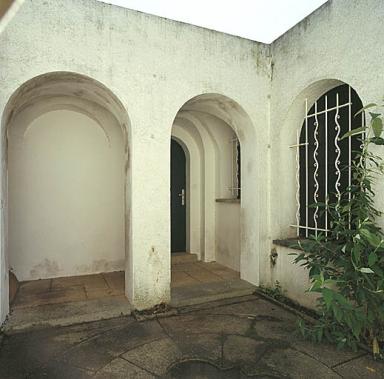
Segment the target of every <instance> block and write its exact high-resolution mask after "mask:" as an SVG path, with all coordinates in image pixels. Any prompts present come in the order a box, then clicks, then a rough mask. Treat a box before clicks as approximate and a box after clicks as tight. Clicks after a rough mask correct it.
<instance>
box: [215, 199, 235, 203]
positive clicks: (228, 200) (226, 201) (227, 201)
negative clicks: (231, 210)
mask: <svg viewBox="0 0 384 379" xmlns="http://www.w3.org/2000/svg"><path fill="white" fill-rule="evenodd" d="M216 203H239V204H240V199H216Z"/></svg>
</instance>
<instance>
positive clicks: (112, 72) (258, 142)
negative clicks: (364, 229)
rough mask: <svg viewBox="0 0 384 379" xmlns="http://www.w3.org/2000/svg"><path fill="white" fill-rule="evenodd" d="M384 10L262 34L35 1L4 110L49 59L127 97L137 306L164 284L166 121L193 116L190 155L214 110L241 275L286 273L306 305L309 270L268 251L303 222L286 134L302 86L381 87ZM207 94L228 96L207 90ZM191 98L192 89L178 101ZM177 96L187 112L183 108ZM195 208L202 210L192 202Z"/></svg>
mask: <svg viewBox="0 0 384 379" xmlns="http://www.w3.org/2000/svg"><path fill="white" fill-rule="evenodd" d="M383 19H384V4H383V2H382V1H381V0H369V1H364V2H363V1H358V0H333V1H329V2H328V3H327V4H325V5H324V6H323V7H321V8H320V9H319V10H317V11H316V12H314V13H313V14H312V15H311V16H309V17H308V18H307V19H305V20H303V21H302V22H301V23H300V24H298V25H297V26H295V27H294V28H292V29H291V30H290V31H288V32H287V33H286V34H285V35H283V36H282V37H281V38H279V39H278V40H277V41H275V42H274V43H273V44H272V45H271V46H266V45H263V44H260V43H257V42H252V41H248V40H244V39H241V38H237V37H233V36H228V35H225V34H222V33H217V32H213V31H210V30H205V29H202V28H197V27H193V26H190V25H185V24H182V23H177V22H173V21H170V20H165V19H162V18H158V17H154V16H150V15H146V14H143V13H139V12H134V11H130V10H127V9H122V8H118V7H113V6H110V5H106V4H102V3H98V2H95V1H93V0H89V1H88V0H80V1H79V0H54V1H50V2H46V1H43V0H33V1H32V0H28V1H25V3H24V4H23V6H22V7H21V8H20V10H19V12H18V13H17V14H16V16H15V17H14V18H13V19H12V21H11V22H10V23H9V24H8V25H7V27H6V29H5V31H4V32H3V33H2V34H1V35H0V67H1V70H0V85H1V86H0V88H1V90H0V113H2V114H3V113H4V109H5V107H6V104H7V102H8V101H9V99H10V97H11V95H12V94H13V93H14V92H15V91H16V90H17V89H18V88H19V87H20V86H21V85H22V84H23V83H25V82H26V81H28V80H30V79H32V78H34V77H36V76H37V75H42V74H46V73H49V72H53V71H68V72H75V73H78V74H81V75H83V76H87V77H89V78H93V79H94V80H96V81H98V82H99V83H102V84H103V85H104V86H106V88H108V89H109V91H110V92H111V94H113V95H114V96H116V97H117V98H118V99H119V100H120V102H121V107H122V108H123V109H124V110H125V111H126V112H127V114H128V116H129V119H130V123H124V122H122V123H121V124H122V125H124V127H125V131H126V137H127V140H128V141H127V149H128V150H127V149H126V151H127V154H128V159H127V161H126V162H127V164H126V172H127V173H128V172H129V175H128V174H127V175H126V178H125V183H126V188H128V187H129V191H127V190H126V191H125V203H126V204H128V205H127V206H126V212H125V225H126V227H125V238H126V243H125V246H126V260H125V268H126V270H125V271H126V293H127V296H128V297H129V299H130V301H131V302H132V304H133V305H134V306H135V307H136V308H139V309H142V308H147V307H150V306H152V305H155V304H158V303H160V302H163V301H164V302H167V301H169V297H170V238H169V237H170V222H169V221H170V215H169V209H170V204H169V163H170V151H169V150H170V149H169V141H170V138H171V130H172V126H173V125H174V123H175V122H176V121H177V122H176V123H177V124H178V125H179V126H180V127H182V128H184V127H189V126H190V125H192V126H193V127H192V130H193V132H192V134H190V135H189V137H188V138H189V139H190V142H191V141H194V142H193V143H194V148H193V149H192V150H193V151H194V154H197V153H198V152H200V154H203V155H204V157H205V156H206V155H207V154H208V155H207V156H211V158H212V153H213V151H214V149H215V144H214V142H213V141H212V138H211V139H210V138H208V137H209V133H208V130H210V129H209V128H208V127H207V125H204V123H205V121H204V117H203V118H202V117H201V114H202V113H203V114H204V113H208V114H210V115H212V114H213V113H214V116H215V117H218V118H219V119H221V120H223V121H225V122H226V123H227V124H228V125H230V127H231V128H232V130H233V131H234V132H235V133H236V135H237V136H238V138H239V140H240V143H241V149H242V199H241V206H240V221H239V223H240V271H241V276H242V278H243V279H245V280H248V281H249V282H251V283H254V284H264V285H272V284H273V283H274V281H275V280H279V281H280V283H282V284H283V289H286V288H284V287H287V288H288V287H289V291H290V296H292V297H294V298H295V299H296V300H298V301H301V302H302V303H306V304H309V303H310V301H309V300H307V297H306V296H307V295H305V294H304V289H305V287H306V283H307V282H306V276H305V272H304V273H303V272H302V271H300V270H299V269H298V268H297V267H295V266H293V265H292V263H291V262H290V259H291V257H287V256H286V254H287V250H288V249H283V248H280V247H278V254H279V257H278V260H277V264H276V266H274V267H271V265H270V260H269V254H270V251H271V249H272V248H273V243H272V241H273V240H274V239H278V238H286V237H290V236H291V237H292V236H294V234H295V231H294V230H292V229H291V228H290V227H289V225H290V224H292V223H293V222H294V221H295V160H294V159H295V157H294V154H293V153H292V150H290V149H289V148H288V145H290V144H292V143H294V142H295V134H296V130H297V128H299V127H300V126H301V124H302V118H303V116H304V114H303V101H304V99H305V97H308V100H309V102H312V101H314V100H315V99H316V97H318V96H320V95H321V94H322V93H324V92H325V91H326V90H327V89H329V88H330V87H331V86H334V85H336V84H337V83H342V82H345V83H348V84H350V85H351V86H352V87H353V88H354V89H355V90H356V91H357V93H358V94H359V96H360V97H361V99H362V101H363V103H368V102H371V101H377V100H378V99H381V98H382V95H383V94H382V88H383V81H384V79H383V78H384V76H383V75H382V62H383V58H384V56H383V55H384V50H383V49H382V48H381V47H382V46H383V45H384V44H383V42H384V35H383V33H381V29H382V20H383ZM41 20H44V22H42V21H41ZM26 25H27V26H28V33H26ZM84 85H85V84H84V83H83V82H82V81H80V82H79V83H78V87H79V88H77V91H76V93H72V94H71V96H72V95H73V96H78V97H82V96H83V95H82V92H81V91H83V90H82V87H83V86H84ZM72 86H73V83H72ZM78 91H80V92H78ZM86 93H87V95H88V96H91V95H90V91H86ZM202 94H216V95H223V96H224V97H223V98H221V99H218V97H217V96H211V97H209V96H208V98H204V101H200V100H201V98H200V97H199V95H202ZM93 97H94V100H95V101H98V103H99V104H100V103H103V102H104V103H105V104H107V103H108V102H106V101H105V99H104V97H103V96H99V95H98V91H96V92H95V93H94V94H93ZM191 99H196V101H194V100H193V101H192V102H191V103H188V106H189V107H187V108H183V109H182V107H183V105H185V104H186V103H187V102H188V101H189V100H191ZM196 107H197V108H198V109H197V108H196ZM180 109H182V110H183V112H181V113H179V114H178V112H179V111H180ZM213 110H214V111H213ZM184 111H185V112H184ZM196 111H197V112H200V113H199V114H200V117H197V115H196V114H194V112H195V113H196ZM212 111H213V113H212ZM4 114H5V116H3V119H2V145H1V149H2V150H1V154H2V165H3V171H2V173H3V174H2V177H1V180H2V193H1V199H2V204H3V212H2V224H1V241H2V242H1V260H0V269H1V281H0V291H1V295H2V300H1V309H0V312H1V319H2V320H3V319H4V317H5V315H6V313H7V311H8V303H7V302H8V284H7V280H8V278H7V275H8V268H9V249H8V245H7V235H8V233H7V222H6V215H7V208H8V196H7V191H6V189H7V183H6V176H5V174H4V173H5V172H6V171H5V170H6V157H7V151H6V139H5V135H6V128H7V126H8V125H7V124H8V121H7V117H8V116H6V114H7V112H5V113H4ZM177 114H178V117H177V119H176V120H175V117H176V115H177ZM209 117H210V116H209ZM187 124H188V125H187ZM197 131H198V132H199V133H197ZM179 132H181V130H179ZM197 134H199V137H198V138H195V137H196V136H197ZM178 137H180V138H182V136H181V135H179V136H178ZM188 138H187V139H188ZM221 148H222V147H220V148H219V149H217V146H216V150H219V151H220V149H221ZM202 149H203V150H202ZM192 150H191V151H192ZM202 151H203V152H202ZM190 159H191V158H190ZM206 161H207V162H208V160H206ZM209 164H210V170H212V171H211V172H215V173H216V175H214V181H213V182H215V181H220V180H221V179H218V176H217V175H218V174H217V173H218V166H217V162H216V160H215V159H210V160H209ZM202 171H204V175H205V176H204V178H205V181H206V184H205V185H204V188H200V191H201V194H200V196H196V197H195V198H194V200H193V201H194V202H195V203H196V204H197V207H198V208H199V207H200V208H202V207H203V208H204V211H205V213H204V215H205V216H204V217H201V218H200V220H199V221H200V226H199V227H198V228H199V231H200V232H196V229H195V230H194V231H193V230H192V231H191V232H190V238H191V239H190V248H191V250H192V246H194V247H193V249H198V248H200V252H199V253H200V254H201V255H204V257H205V259H207V260H213V259H214V256H212V251H215V249H216V226H215V223H216V215H215V212H211V213H209V212H208V213H207V212H206V210H207V209H208V208H207V204H208V205H209V204H210V206H212V207H213V208H216V203H215V199H216V195H218V194H217V188H218V187H216V186H214V185H212V184H211V185H207V183H208V181H207V179H208V177H207V173H208V172H209V171H207V170H205V168H204V169H203V168H202V166H200V175H201V172H202ZM196 172H197V171H196ZM196 172H195V175H197V174H196ZM195 179H196V178H195ZM209 179H210V181H209V183H212V180H211V179H212V177H210V178H209ZM194 185H195V186H196V185H197V181H196V180H195V181H194ZM380 186H381V185H380ZM379 188H381V187H379ZM378 193H379V195H378V205H379V207H380V208H384V207H383V205H384V195H383V194H384V191H380V190H379V191H378ZM220 196H223V195H222V194H220ZM203 199H204V201H203ZM207 199H212V201H211V200H210V202H209V203H207V201H206V200H207ZM191 201H192V200H191ZM192 213H193V211H192V210H190V214H191V215H192ZM191 217H192V216H191ZM193 217H194V218H196V217H198V216H197V213H196V212H195V213H194V216H193ZM196 225H198V222H197V223H196ZM189 227H190V228H191V225H190V226H189ZM212 231H214V234H213V235H212V233H211V232H212ZM192 236H194V237H192ZM192 239H193V242H192ZM199 240H200V243H199ZM202 241H204V242H202ZM293 277H295V280H293Z"/></svg>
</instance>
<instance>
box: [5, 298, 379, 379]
mask: <svg viewBox="0 0 384 379" xmlns="http://www.w3.org/2000/svg"><path fill="white" fill-rule="evenodd" d="M295 322H296V316H295V315H293V314H291V313H289V312H288V311H286V310H285V309H282V308H280V307H278V306H276V305H275V304H272V303H270V302H268V301H266V300H264V299H262V298H260V297H258V296H255V295H249V296H244V297H239V298H236V299H226V300H220V301H218V302H213V303H209V304H204V305H195V306H190V307H186V308H181V309H179V314H178V315H176V316H171V317H167V318H157V319H154V320H150V321H144V322H137V321H135V320H134V319H133V318H132V317H131V316H125V317H120V318H115V319H110V320H105V321H97V322H91V323H83V324H79V325H74V326H67V327H51V328H46V329H41V330H34V331H33V330H32V331H28V332H19V333H16V334H9V335H3V336H2V337H1V345H0V346H1V347H0V378H2V379H18V378H31V379H32V378H50V379H54V378H68V379H77V378H115V379H117V378H156V377H163V378H231V379H232V378H246V377H249V376H251V377H252V376H253V377H257V378H311V379H315V378H321V379H324V378H351V379H354V378H358V379H361V378H383V377H384V365H383V364H382V363H378V362H375V361H373V360H372V359H371V358H370V357H369V355H367V354H366V353H365V352H362V351H359V352H350V351H344V352H340V351H337V350H336V349H335V348H334V347H333V346H328V345H312V344H311V343H309V342H306V341H303V340H301V339H300V338H299V337H298V336H297V335H296V334H295Z"/></svg>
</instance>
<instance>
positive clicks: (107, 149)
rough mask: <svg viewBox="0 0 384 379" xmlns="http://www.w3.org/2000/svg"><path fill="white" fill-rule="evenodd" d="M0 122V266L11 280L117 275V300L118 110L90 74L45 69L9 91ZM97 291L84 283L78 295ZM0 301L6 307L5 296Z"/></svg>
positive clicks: (125, 211) (121, 146)
mask: <svg viewBox="0 0 384 379" xmlns="http://www.w3.org/2000/svg"><path fill="white" fill-rule="evenodd" d="M2 126H3V130H5V131H6V132H5V133H4V144H3V146H6V147H7V148H6V149H3V161H4V162H6V167H4V168H3V170H8V182H7V183H3V191H4V193H6V194H7V196H6V201H5V207H4V208H5V209H4V211H5V230H6V231H7V232H6V234H5V235H4V239H5V240H4V245H5V252H6V265H5V266H6V267H5V270H7V271H8V270H11V271H12V272H13V274H14V275H15V276H16V278H17V279H18V280H19V281H31V280H36V279H43V280H44V279H54V278H57V277H72V276H76V277H77V276H82V278H85V277H84V275H90V274H99V273H106V272H115V271H116V272H117V271H122V273H121V275H119V281H120V283H119V285H120V287H121V289H119V291H121V293H122V294H123V293H124V272H123V271H124V270H125V267H126V264H125V261H126V256H128V253H129V251H128V250H129V240H130V238H129V235H127V233H128V232H127V230H128V228H127V222H128V221H129V220H128V216H127V215H129V209H130V204H129V196H128V195H129V192H130V188H129V185H130V177H129V172H128V171H127V167H128V165H127V160H128V141H129V139H128V135H127V134H128V131H129V119H128V115H127V113H126V111H125V109H124V107H123V105H122V104H121V103H120V101H119V100H118V99H117V98H116V96H114V95H113V93H112V92H111V91H110V90H108V89H107V88H106V87H105V86H104V85H102V84H101V83H99V82H97V81H95V80H93V79H91V78H88V77H85V76H83V75H79V74H76V73H68V72H54V73H49V74H45V75H41V76H39V77H36V78H33V79H31V80H30V81H28V82H26V83H25V84H23V85H22V86H21V87H20V88H19V89H18V90H17V91H16V92H15V93H14V95H13V96H12V97H11V98H10V100H9V102H8V104H7V107H6V109H5V112H4V114H3V119H2ZM3 178H6V175H4V171H3ZM104 279H105V278H104ZM89 280H90V281H94V280H95V279H94V278H90V279H89ZM98 280H99V279H98ZM106 281H107V282H108V280H106ZM80 282H81V280H80V279H76V280H75V281H72V282H71V281H70V282H69V283H71V284H70V285H71V286H72V287H75V286H77V283H80ZM60 283H61V284H62V283H67V281H65V280H61V282H60ZM74 283H75V284H74ZM81 283H82V282H81ZM107 284H108V283H107ZM51 285H52V282H51ZM64 286H65V284H64ZM58 287H59V289H60V284H58ZM100 288H101V286H96V287H95V288H94V287H92V286H90V287H89V288H87V286H86V285H84V290H85V297H86V298H88V297H89V298H91V297H92V296H93V297H94V296H96V292H97V291H96V292H93V293H88V295H87V291H92V290H94V289H100ZM102 288H104V287H102ZM109 289H110V288H108V290H109ZM112 292H113V291H109V292H108V293H112ZM2 296H3V301H2V304H7V303H8V291H2ZM4 297H5V299H4ZM74 297H75V298H77V293H76V294H74Z"/></svg>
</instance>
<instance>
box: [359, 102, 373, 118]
mask: <svg viewBox="0 0 384 379" xmlns="http://www.w3.org/2000/svg"><path fill="white" fill-rule="evenodd" d="M374 107H377V104H376V103H369V104H367V105H366V106H365V107H363V108H361V109H360V110H359V111H358V112H356V113H355V115H354V117H356V116H357V115H359V114H360V113H362V112H364V111H365V110H366V109H369V108H374Z"/></svg>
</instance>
